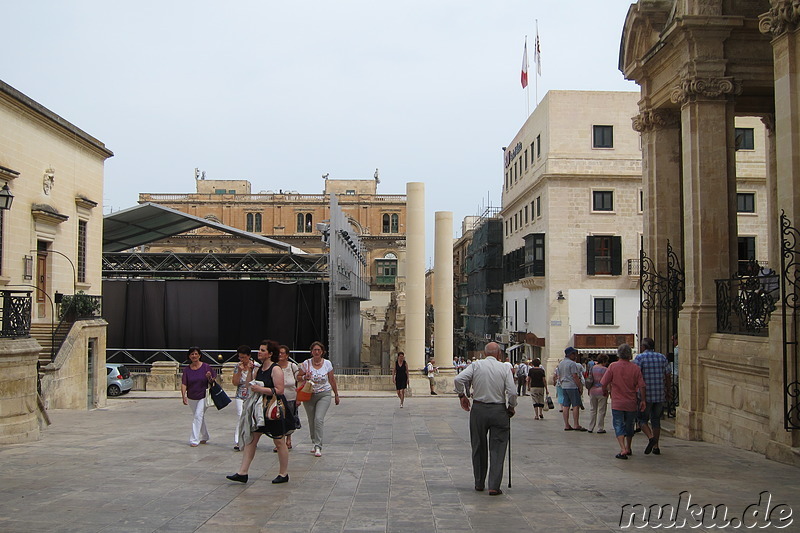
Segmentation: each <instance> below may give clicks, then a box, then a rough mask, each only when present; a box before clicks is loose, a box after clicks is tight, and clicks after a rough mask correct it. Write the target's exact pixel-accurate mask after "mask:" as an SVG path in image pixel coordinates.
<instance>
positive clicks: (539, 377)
mask: <svg viewBox="0 0 800 533" xmlns="http://www.w3.org/2000/svg"><path fill="white" fill-rule="evenodd" d="M528 377H529V378H530V380H531V387H532V388H544V387H545V386H546V383H545V377H546V376H545V373H544V368H542V367H540V366H538V367H531V369H530V370H528Z"/></svg>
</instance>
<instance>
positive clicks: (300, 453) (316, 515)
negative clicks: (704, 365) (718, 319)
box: [0, 395, 800, 533]
mask: <svg viewBox="0 0 800 533" xmlns="http://www.w3.org/2000/svg"><path fill="white" fill-rule="evenodd" d="M529 402H530V399H529V398H528V397H525V398H522V399H521V406H522V409H521V410H520V412H519V414H518V415H517V416H516V417H515V418H514V419H513V423H512V439H513V440H512V453H513V456H512V467H513V470H512V488H510V489H509V488H507V479H508V478H507V474H506V477H505V478H504V481H503V490H504V491H505V494H503V495H501V496H492V497H490V496H488V494H487V493H486V492H475V491H474V490H473V479H472V473H471V467H470V459H469V453H470V452H469V442H468V414H467V413H465V412H463V411H461V409H460V408H459V406H458V401H457V399H456V398H455V397H454V396H444V395H441V396H437V397H430V396H423V397H417V398H412V399H409V400H407V403H406V407H405V408H404V409H399V408H398V402H397V400H396V398H395V399H392V398H390V397H386V395H384V397H382V398H380V397H379V398H364V397H352V395H351V397H344V398H343V400H342V404H341V405H340V406H338V407H337V406H331V409H330V411H329V412H328V417H327V419H326V424H325V448H324V455H323V456H322V457H321V458H315V457H313V456H312V455H311V454H310V453H309V450H310V446H309V442H308V433H307V430H306V429H301V430H299V431H298V432H297V433H296V435H295V442H294V449H293V450H292V451H291V455H290V464H289V472H290V482H289V483H287V484H284V485H272V484H271V483H270V481H271V480H272V478H273V477H274V476H275V475H276V474H277V456H276V454H273V453H272V452H271V447H272V446H271V442H270V441H268V440H262V445H261V446H260V448H259V451H258V453H257V454H256V458H255V461H254V462H253V466H252V467H251V469H250V482H249V483H247V484H246V485H242V484H238V483H232V482H229V481H228V480H226V479H225V475H226V474H230V473H233V472H235V471H236V469H237V468H238V466H239V462H240V459H241V455H240V454H239V453H236V452H234V451H233V450H232V433H233V427H234V411H233V409H231V408H226V409H225V410H223V411H220V412H216V411H213V412H212V411H209V412H208V417H207V420H208V424H209V430H210V432H211V437H212V438H211V440H210V441H209V443H208V444H207V445H203V446H199V447H197V448H190V447H189V446H188V445H187V440H188V434H189V426H190V414H189V410H188V408H187V407H184V406H183V405H182V404H181V403H180V399H179V398H172V399H150V398H143V397H136V396H135V395H126V396H123V397H122V398H119V399H113V400H109V402H108V407H107V408H105V409H97V410H94V411H88V412H87V411H65V410H54V411H50V417H51V419H52V421H53V424H52V425H51V426H50V427H49V428H48V429H47V430H46V431H45V432H44V437H43V439H42V440H40V441H38V442H35V443H31V444H27V445H8V446H2V447H0V531H2V532H38V531H43V532H44V531H46V532H103V533H111V532H126V533H128V532H153V531H158V532H188V531H201V532H229V533H232V532H236V533H247V532H256V531H264V532H272V531H275V532H296V531H297V532H339V531H410V532H429V531H430V532H434V531H435V532H464V531H486V532H489V531H547V532H548V533H558V532H570V533H572V532H576V531H583V532H601V531H603V532H607V531H620V530H621V529H620V527H619V522H620V515H621V509H622V506H623V505H625V504H635V503H642V504H645V505H648V506H649V505H652V504H658V505H665V504H673V505H676V506H677V505H678V501H679V493H681V492H682V491H688V493H690V494H691V498H692V503H698V504H700V505H706V504H713V505H719V504H724V505H726V506H727V508H728V510H729V515H728V516H729V517H730V516H737V515H738V516H741V514H742V512H743V511H744V509H745V508H746V507H748V506H749V505H751V504H756V503H758V502H759V493H761V492H762V491H769V492H770V493H771V495H772V501H771V505H772V507H774V506H775V505H777V504H778V503H782V504H787V505H788V506H790V507H791V509H792V510H793V511H795V512H800V476H798V474H799V473H800V472H798V470H797V469H796V468H793V467H789V466H786V465H783V464H779V463H775V462H771V461H768V460H766V459H764V458H763V457H762V456H760V455H757V454H753V453H749V452H744V451H739V450H733V449H730V448H725V447H721V446H717V445H713V444H707V443H700V442H686V441H679V440H675V439H672V438H666V439H664V440H663V441H662V451H663V453H662V455H660V456H654V455H649V456H645V455H643V454H642V450H643V448H644V445H645V439H644V438H643V437H641V436H637V438H636V439H635V440H634V455H633V457H632V458H631V459H630V460H627V461H621V460H618V459H615V458H614V454H615V453H616V451H617V446H616V441H615V439H614V436H613V432H609V433H607V434H605V435H598V434H588V433H580V432H565V431H563V425H562V422H561V420H560V418H559V417H560V415H559V413H557V412H553V411H551V412H548V413H547V415H546V416H547V418H546V419H545V420H541V421H534V420H533V417H532V410H531V408H530V407H529V406H530V403H529ZM301 412H302V411H301ZM302 418H303V423H304V424H305V414H304V413H303V415H302ZM584 418H585V416H584ZM610 427H611V424H610V413H609V416H608V420H607V421H606V429H610ZM784 510H785V509H784ZM773 518H775V517H773ZM792 519H793V520H794V521H795V522H796V523H792V524H791V525H789V527H787V528H785V529H783V530H784V531H800V516H792ZM784 524H785V522H784ZM651 525H652V524H651ZM645 529H647V528H645ZM628 530H630V529H628ZM718 530H719V529H715V528H711V527H705V526H704V527H700V528H698V529H695V531H718Z"/></svg>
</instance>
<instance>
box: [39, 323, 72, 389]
mask: <svg viewBox="0 0 800 533" xmlns="http://www.w3.org/2000/svg"><path fill="white" fill-rule="evenodd" d="M64 326H68V327H66V328H65V327H64ZM71 326H72V324H63V325H62V328H61V329H60V331H56V336H55V339H53V325H51V324H42V323H38V324H31V337H33V338H34V339H36V342H38V343H39V345H40V346H41V347H42V351H41V352H39V369H40V370H39V378H41V377H42V373H43V372H42V370H41V369H42V368H44V366H45V365H48V364H49V363H51V362H52V361H53V341H54V340H55V346H56V349H57V348H58V347H59V346H61V343H62V342H64V339H65V338H66V337H67V333H69V330H70V327H71ZM55 327H56V328H58V324H56V325H55Z"/></svg>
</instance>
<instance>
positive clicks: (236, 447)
mask: <svg viewBox="0 0 800 533" xmlns="http://www.w3.org/2000/svg"><path fill="white" fill-rule="evenodd" d="M233 451H235V452H240V451H242V450H241V449H239V445H238V444H235V445H234V446H233Z"/></svg>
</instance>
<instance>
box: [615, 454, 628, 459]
mask: <svg viewBox="0 0 800 533" xmlns="http://www.w3.org/2000/svg"><path fill="white" fill-rule="evenodd" d="M614 457H616V458H617V459H628V456H627V455H625V454H624V453H618V454H617V455H615V456H614Z"/></svg>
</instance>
